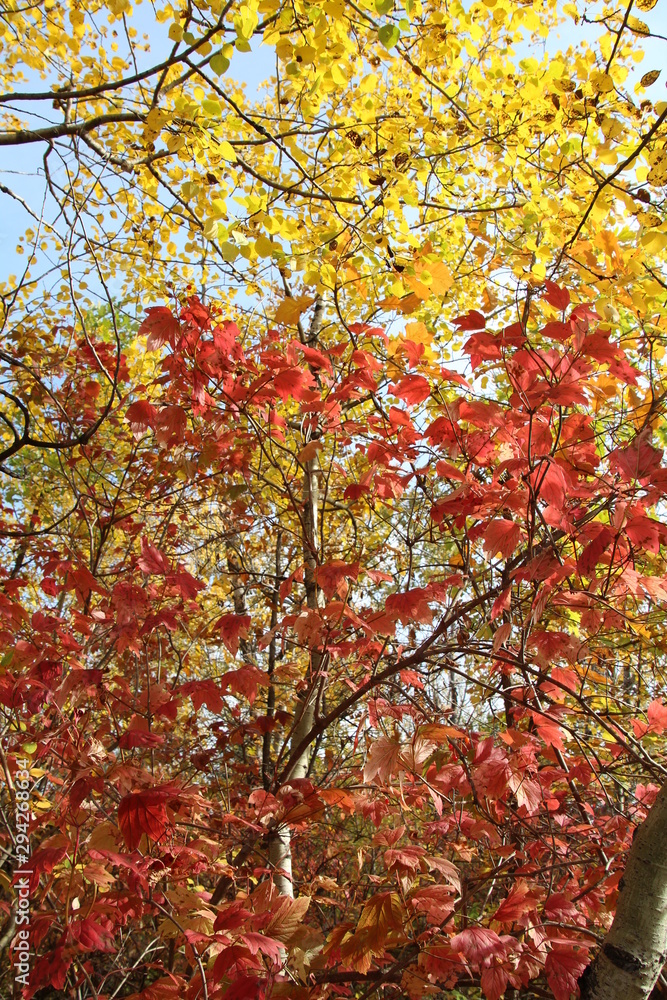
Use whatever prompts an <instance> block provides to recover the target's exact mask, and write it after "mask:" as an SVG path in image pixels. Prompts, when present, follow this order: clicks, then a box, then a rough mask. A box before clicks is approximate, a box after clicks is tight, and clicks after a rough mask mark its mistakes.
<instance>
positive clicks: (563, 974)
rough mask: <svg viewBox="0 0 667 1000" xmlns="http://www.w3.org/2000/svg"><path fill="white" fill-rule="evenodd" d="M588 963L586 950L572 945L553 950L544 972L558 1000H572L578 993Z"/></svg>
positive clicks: (545, 964)
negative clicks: (578, 986)
mask: <svg viewBox="0 0 667 1000" xmlns="http://www.w3.org/2000/svg"><path fill="white" fill-rule="evenodd" d="M588 961H589V958H588V951H587V950H586V949H585V948H576V947H573V946H572V945H570V944H568V945H563V946H561V947H554V948H552V950H551V951H550V952H549V954H548V955H547V958H546V962H545V963H544V971H545V972H546V975H547V982H548V983H549V986H550V987H551V992H552V993H553V995H554V997H555V998H556V1000H570V997H571V996H572V994H573V993H575V992H576V991H577V983H578V981H579V978H580V976H581V974H582V972H583V971H584V969H585V968H586V966H587V965H588Z"/></svg>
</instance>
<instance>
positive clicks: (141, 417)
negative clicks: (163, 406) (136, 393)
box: [125, 399, 158, 434]
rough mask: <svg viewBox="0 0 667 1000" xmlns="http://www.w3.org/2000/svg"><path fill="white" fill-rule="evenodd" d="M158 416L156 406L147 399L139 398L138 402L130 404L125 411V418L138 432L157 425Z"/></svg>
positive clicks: (134, 430) (135, 431)
mask: <svg viewBox="0 0 667 1000" xmlns="http://www.w3.org/2000/svg"><path fill="white" fill-rule="evenodd" d="M157 416H158V412H157V410H156V408H155V407H154V406H153V404H152V403H149V402H148V400H147V399H138V400H137V401H136V403H132V404H131V405H130V406H128V408H127V410H126V412H125V419H126V420H127V421H128V422H129V424H130V427H131V428H132V430H133V432H134V433H136V434H140V433H142V432H143V431H146V430H148V428H149V427H155V425H156V423H157Z"/></svg>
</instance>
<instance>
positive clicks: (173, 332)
mask: <svg viewBox="0 0 667 1000" xmlns="http://www.w3.org/2000/svg"><path fill="white" fill-rule="evenodd" d="M179 333H180V326H179V323H178V320H177V319H176V317H175V316H174V315H173V313H172V312H171V309H168V308H167V307H166V306H151V307H150V308H149V309H147V310H146V318H145V320H144V321H143V322H142V324H141V326H140V327H139V335H140V336H142V335H144V334H148V340H147V342H146V347H147V349H148V350H149V351H155V350H157V349H158V348H160V347H163V346H164V344H170V345H171V346H172V347H174V346H175V344H176V338H177V337H178V335H179Z"/></svg>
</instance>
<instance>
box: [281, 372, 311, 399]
mask: <svg viewBox="0 0 667 1000" xmlns="http://www.w3.org/2000/svg"><path fill="white" fill-rule="evenodd" d="M271 384H272V385H273V388H274V389H275V390H276V392H277V393H278V395H279V396H280V398H281V399H282V401H283V403H286V402H287V400H288V399H289V397H290V396H291V397H292V398H293V399H295V400H296V401H297V402H298V401H299V400H300V399H303V397H304V396H305V394H306V392H307V391H308V390H309V389H310V388H312V387H313V385H314V384H315V381H314V379H313V376H312V375H311V373H310V372H309V371H304V369H303V368H282V369H281V370H280V371H279V372H277V373H276V374H275V375H274V376H273V379H272V382H271Z"/></svg>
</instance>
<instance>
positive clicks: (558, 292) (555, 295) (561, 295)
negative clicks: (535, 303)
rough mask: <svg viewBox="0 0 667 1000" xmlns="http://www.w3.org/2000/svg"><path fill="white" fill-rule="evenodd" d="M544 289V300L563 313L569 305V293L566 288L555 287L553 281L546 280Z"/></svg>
mask: <svg viewBox="0 0 667 1000" xmlns="http://www.w3.org/2000/svg"><path fill="white" fill-rule="evenodd" d="M544 287H545V288H546V293H545V296H544V297H545V299H546V300H547V302H548V303H549V305H552V306H554V307H555V308H556V309H559V310H560V311H561V312H565V310H566V309H567V307H568V306H569V304H570V293H569V292H568V290H567V288H561V287H560V286H559V285H556V284H555V283H554V282H553V281H549V279H548V278H547V280H546V281H545V282H544Z"/></svg>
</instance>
